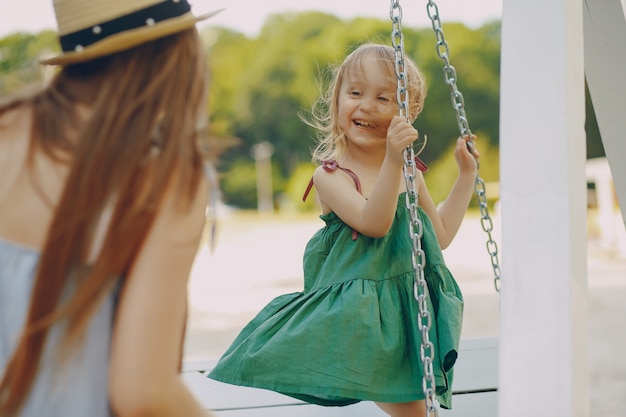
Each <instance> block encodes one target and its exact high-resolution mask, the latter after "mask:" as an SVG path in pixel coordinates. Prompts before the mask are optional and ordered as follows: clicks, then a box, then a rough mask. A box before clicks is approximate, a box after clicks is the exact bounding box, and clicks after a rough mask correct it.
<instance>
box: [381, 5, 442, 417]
mask: <svg viewBox="0 0 626 417" xmlns="http://www.w3.org/2000/svg"><path fill="white" fill-rule="evenodd" d="M390 17H391V22H392V24H393V29H392V32H391V34H392V36H391V38H392V44H393V48H394V51H395V70H396V78H397V80H398V89H397V93H396V98H397V101H398V108H399V113H400V116H404V117H405V118H406V119H407V120H408V119H409V92H408V89H407V75H406V70H405V61H404V36H403V34H402V8H401V7H400V4H399V1H398V0H391V10H390ZM403 157H404V169H403V171H404V179H405V182H406V189H407V192H406V194H405V197H406V207H407V209H408V211H409V214H410V222H409V234H410V236H411V241H412V243H413V250H412V252H411V261H412V263H413V268H414V270H415V281H414V282H413V293H414V296H415V299H416V300H417V307H418V314H419V320H418V328H419V331H420V334H421V345H420V357H421V360H422V365H423V374H424V378H423V380H422V388H423V390H424V402H425V405H426V417H430V416H435V417H438V416H439V413H438V411H437V407H436V405H435V389H436V383H435V373H434V370H433V360H434V358H435V348H434V345H433V343H432V342H431V341H430V337H429V334H428V332H429V330H430V328H431V326H432V319H431V316H430V312H429V311H428V302H427V301H428V285H427V284H426V279H425V278H424V267H425V266H426V255H425V253H424V250H423V249H422V236H423V231H424V227H423V223H422V220H421V219H420V217H419V213H418V209H417V207H418V195H417V191H416V189H415V176H416V166H415V151H414V150H413V147H412V146H409V147H407V148H406V149H405V150H404V152H403Z"/></svg>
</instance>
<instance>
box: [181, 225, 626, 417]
mask: <svg viewBox="0 0 626 417" xmlns="http://www.w3.org/2000/svg"><path fill="white" fill-rule="evenodd" d="M319 227H321V221H320V220H319V219H317V217H316V216H315V215H311V216H310V217H308V218H302V217H298V218H289V217H281V218H277V217H272V216H269V217H258V216H244V217H241V216H238V215H235V216H233V217H226V218H225V219H223V220H222V221H221V222H220V226H219V228H220V229H219V230H220V232H219V236H218V245H217V247H216V249H215V251H214V253H213V254H212V255H211V254H210V253H209V250H208V248H207V247H204V248H203V249H202V250H201V251H200V253H199V256H198V258H197V260H196V265H195V266H194V270H193V271H192V276H191V281H190V304H191V314H190V320H189V328H188V337H187V343H186V351H185V357H186V359H208V358H211V359H217V358H218V357H219V356H220V354H221V353H222V352H223V351H224V350H225V349H226V348H227V347H228V345H229V344H230V342H231V341H232V340H233V338H234V337H235V336H236V334H237V333H238V331H239V330H240V329H241V328H242V326H243V325H245V324H246V323H247V322H248V320H250V319H251V318H252V317H253V315H254V314H256V313H257V312H258V310H259V309H261V308H262V307H263V306H264V305H265V304H266V303H267V302H269V301H270V300H271V299H272V298H273V297H275V296H277V295H280V294H284V293H287V292H293V291H300V290H301V289H302V272H301V269H302V267H301V262H302V253H303V251H304V246H305V244H306V242H307V240H308V239H309V237H310V236H311V235H312V234H313V233H314V232H315V231H316V230H317V229H318V228H319ZM495 237H496V240H497V241H499V240H498V236H497V235H495ZM484 242H485V236H484V232H483V231H482V229H481V228H480V224H479V221H478V220H477V219H471V218H470V219H468V220H466V221H465V222H464V224H463V226H462V228H461V230H460V231H459V235H458V237H457V238H456V240H455V242H454V243H453V245H451V247H450V248H448V249H447V250H446V251H445V257H446V260H447V263H448V266H449V268H450V269H451V270H452V272H453V273H454V275H455V277H456V278H457V280H458V282H459V286H460V287H461V289H462V291H463V294H464V296H465V317H464V327H463V338H479V337H496V336H497V335H498V326H499V324H498V310H499V308H498V303H499V300H498V295H497V293H496V292H495V290H494V287H493V279H492V272H491V266H490V263H489V257H488V255H487V253H486V249H485V244H484ZM588 280H589V326H590V335H589V336H590V338H589V352H590V368H591V372H590V381H591V392H590V397H591V416H593V417H624V416H626V355H625V352H626V320H625V319H626V302H624V300H626V255H624V254H622V255H620V254H615V253H611V252H609V251H607V250H606V248H602V247H601V246H600V244H599V242H598V241H597V239H595V238H593V237H591V238H590V239H589V257H588ZM556 417H560V416H556Z"/></svg>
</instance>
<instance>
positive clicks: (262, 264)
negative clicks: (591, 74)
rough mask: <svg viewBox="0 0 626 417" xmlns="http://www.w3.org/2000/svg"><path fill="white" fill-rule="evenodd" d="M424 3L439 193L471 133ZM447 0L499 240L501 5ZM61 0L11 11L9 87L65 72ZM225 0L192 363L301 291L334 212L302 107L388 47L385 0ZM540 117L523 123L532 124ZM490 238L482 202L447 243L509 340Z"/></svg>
mask: <svg viewBox="0 0 626 417" xmlns="http://www.w3.org/2000/svg"><path fill="white" fill-rule="evenodd" d="M233 3H234V4H233ZM404 3H406V4H404ZM422 3H424V4H425V2H421V3H419V4H417V2H411V3H410V4H409V3H408V2H403V10H404V15H403V23H404V25H403V32H404V45H405V50H406V53H407V54H408V55H409V56H411V57H412V58H413V59H414V60H415V61H416V62H417V63H418V65H419V66H420V67H421V69H422V70H423V72H424V73H425V75H426V78H427V80H428V96H427V98H426V105H425V110H424V112H423V113H422V115H420V117H419V118H418V119H417V121H416V122H415V126H416V128H417V129H418V130H419V132H420V134H422V135H423V134H426V135H428V138H429V140H428V145H427V147H426V148H425V150H424V152H423V153H422V155H421V158H422V159H423V160H424V161H425V162H426V163H427V164H428V165H429V167H430V169H429V171H428V173H427V174H426V176H425V178H426V181H427V183H428V186H429V190H430V192H431V194H432V196H433V198H434V199H435V200H436V201H441V200H442V199H443V198H445V194H446V193H447V191H448V190H449V188H450V186H451V184H452V182H453V181H454V179H455V177H456V173H457V167H456V164H455V162H454V157H453V152H452V149H453V147H454V145H455V138H456V137H457V136H458V128H457V123H456V118H455V115H454V112H453V109H452V106H451V100H450V94H449V87H448V86H447V85H446V84H445V83H444V81H443V73H442V62H441V60H440V59H439V57H438V56H437V53H436V47H435V36H434V34H433V31H432V28H431V26H430V22H429V20H428V15H427V10H426V7H424V4H422ZM437 3H438V4H439V6H440V13H441V19H442V21H443V29H444V32H445V35H446V39H447V41H448V44H449V49H450V54H451V56H450V58H451V61H452V65H454V67H455V69H456V72H457V74H458V81H457V83H458V87H459V89H460V91H461V92H462V93H463V96H464V101H465V106H466V109H465V110H466V113H467V116H468V118H469V122H470V127H471V128H472V131H473V133H475V134H476V135H477V136H478V143H477V145H478V147H479V149H480V153H481V164H480V176H481V177H482V178H483V179H484V180H485V181H486V183H487V184H486V188H487V194H486V197H487V199H488V204H489V206H488V207H489V212H490V213H491V214H492V217H493V221H494V231H495V232H494V237H495V239H496V241H499V236H500V233H501V231H500V228H499V212H498V204H497V201H498V198H499V175H498V173H499V152H498V145H499V141H500V138H499V136H498V133H499V94H500V91H499V83H500V29H501V28H500V15H501V4H500V2H499V1H496V0H480V1H475V2H470V3H466V2H461V1H460V0H458V1H454V0H445V1H443V0H442V1H439V2H437ZM51 4H52V2H51V1H43V0H21V1H20V2H19V3H15V2H14V4H11V5H10V6H9V5H8V4H7V3H6V2H5V3H3V4H2V5H1V6H0V95H5V94H8V93H12V92H16V91H18V90H20V89H22V88H25V87H26V86H28V85H31V84H33V83H44V82H46V80H48V79H49V77H50V76H51V75H52V74H53V71H54V69H51V68H41V67H40V66H39V65H38V64H37V62H38V60H39V59H41V58H42V57H45V56H47V55H50V54H54V53H56V52H58V46H57V40H56V33H55V32H54V30H53V28H54V27H55V23H54V16H53V13H52V7H51ZM220 7H227V9H226V10H225V11H224V12H223V13H222V14H220V15H218V16H217V17H216V18H214V19H211V20H210V21H208V22H206V24H203V26H201V27H200V29H201V35H202V38H203V40H204V44H205V47H206V50H207V52H208V57H209V62H208V64H209V68H210V75H211V84H210V99H209V103H208V105H207V108H206V115H207V119H208V120H209V121H210V122H209V123H208V124H207V126H206V127H205V129H204V131H203V132H202V133H203V135H202V136H203V146H205V147H206V149H207V150H208V151H209V152H210V153H211V154H212V155H213V156H214V157H216V158H217V159H216V160H217V162H216V168H217V171H218V172H219V181H220V186H221V201H220V204H219V205H218V207H217V217H218V221H217V233H216V246H215V247H214V249H213V250H211V249H210V248H209V239H208V236H209V234H210V233H209V231H208V229H209V227H207V233H206V241H205V243H204V244H203V245H202V247H201V248H200V250H199V252H198V256H197V258H196V262H195V264H194V268H193V271H192V274H191V279H190V307H191V308H190V316H189V326H188V334H187V342H186V346H185V358H186V359H191V360H193V359H207V358H210V359H216V358H218V357H219V356H220V354H221V352H223V351H224V350H225V349H226V347H227V346H228V345H229V344H230V342H231V341H232V339H233V338H234V337H235V336H236V334H237V333H238V331H239V330H240V329H241V328H242V326H243V325H245V324H246V323H247V322H248V321H249V320H250V319H251V318H252V317H253V316H254V314H256V312H258V310H259V309H260V308H262V307H263V306H264V305H265V304H266V303H267V302H269V301H270V300H271V299H272V298H273V297H275V296H277V295H280V294H284V293H288V292H293V291H300V290H301V289H302V254H303V251H304V246H305V245H306V242H307V240H308V239H309V238H310V237H311V235H312V234H313V233H314V232H315V231H316V230H317V229H319V228H320V227H322V226H323V223H322V222H321V220H320V219H319V218H318V214H319V212H318V208H317V207H316V205H315V202H314V201H315V198H314V195H313V196H311V197H310V198H309V199H308V201H307V203H302V201H301V198H302V194H303V192H304V190H305V188H306V185H307V183H308V181H309V179H310V177H311V174H312V172H313V170H314V168H315V167H314V166H313V164H312V163H311V162H310V150H311V148H312V146H313V145H314V137H315V132H314V131H313V130H312V129H311V128H309V127H308V126H307V125H306V124H305V123H304V122H303V121H302V120H301V117H306V116H307V115H308V112H309V111H310V109H311V106H312V105H313V103H314V101H315V99H316V98H317V97H318V95H319V93H320V91H322V90H323V89H324V88H325V86H326V85H327V84H328V82H329V79H330V78H329V75H330V69H331V68H332V67H333V66H334V65H336V64H338V63H339V62H341V60H342V59H343V58H344V57H345V55H346V54H347V53H349V52H350V51H351V50H352V49H354V48H355V47H356V46H358V45H359V44H360V43H363V42H380V43H387V44H390V43H391V22H390V20H389V3H388V2H382V1H374V0H366V1H343V2H337V1H326V0H323V1H316V2H313V1H309V2H307V1H302V2H293V1H286V0H284V1H283V0H271V1H264V2H257V1H254V2H252V1H241V2H238V3H237V2H232V1H228V2H227V1H221V2H220V1H214V2H197V4H196V5H195V6H194V10H196V11H197V12H200V13H201V12H205V11H209V10H213V9H217V8H220ZM538 47H542V45H538ZM536 65H538V66H541V65H543V63H542V62H537V63H536ZM528 88H531V89H532V88H533V86H528ZM540 96H541V92H540V91H537V97H538V99H540ZM533 125H534V123H533V121H532V120H524V121H520V129H526V130H527V131H528V134H532V126H533ZM586 131H587V156H588V159H589V162H588V167H587V168H588V197H589V198H588V208H589V211H588V213H589V216H588V220H587V228H588V273H589V296H590V298H589V299H590V304H589V314H590V316H589V321H590V345H589V350H590V367H591V378H592V414H593V415H594V416H598V417H600V416H601V417H622V416H624V415H626V397H624V395H623V393H624V392H626V360H625V359H624V357H623V352H624V349H625V348H626V335H625V334H624V332H620V331H619V330H618V329H621V327H622V326H623V319H624V317H625V315H626V307H625V304H624V303H623V299H624V297H625V296H626V282H624V281H625V278H626V237H625V235H626V233H625V232H624V227H623V220H622V219H621V215H620V213H619V209H618V207H617V202H616V199H615V198H614V194H613V192H612V189H611V187H612V183H611V178H610V172H609V171H608V167H607V165H606V160H605V159H604V158H603V157H604V149H603V147H602V142H601V140H600V135H599V132H598V127H597V124H596V121H595V115H594V112H593V106H592V105H591V101H590V100H589V98H588V95H587V119H586ZM529 169H532V162H531V161H529ZM537 215H538V216H539V215H541V213H537ZM485 245H486V235H485V233H484V232H483V231H482V227H481V219H480V213H479V210H478V208H477V204H476V202H472V206H471V207H470V210H469V212H468V214H467V217H466V220H465V222H464V224H463V226H462V227H461V230H460V231H459V235H458V237H457V238H456V240H455V241H454V242H453V244H452V245H451V247H450V248H448V249H447V250H446V251H445V252H444V255H445V257H446V260H447V262H448V265H449V267H450V269H451V271H452V272H453V274H454V275H455V277H456V278H457V280H458V281H459V285H460V287H461V289H462V291H463V293H464V295H465V299H466V309H465V321H464V328H463V337H464V338H474V337H497V335H498V325H499V324H498V311H499V298H498V294H497V292H496V291H495V289H494V285H493V272H492V270H491V263H490V259H489V256H488V254H487V249H486V247H485ZM501 259H504V260H506V253H502V256H501ZM503 281H504V282H506V277H503ZM539 342H540V341H539Z"/></svg>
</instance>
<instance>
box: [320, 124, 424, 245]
mask: <svg viewBox="0 0 626 417" xmlns="http://www.w3.org/2000/svg"><path fill="white" fill-rule="evenodd" d="M415 139H417V130H415V128H414V127H413V126H412V125H411V124H410V123H408V122H407V121H406V120H405V119H404V118H403V117H401V116H396V117H394V118H393V119H392V121H391V123H390V125H389V129H388V133H387V145H386V153H385V157H384V160H383V163H382V165H381V167H380V171H379V172H378V176H377V178H376V181H375V182H374V186H373V188H372V190H371V192H370V194H369V196H367V199H365V197H364V196H362V195H361V194H359V192H358V191H357V190H356V189H355V187H354V182H353V180H352V179H351V178H350V177H349V176H348V175H346V174H344V173H340V172H330V173H329V172H326V171H324V170H323V169H322V168H321V167H320V168H318V169H317V170H316V171H315V173H314V175H313V180H314V182H315V188H316V189H317V194H318V196H319V199H320V202H321V203H322V206H323V207H324V208H325V209H326V210H328V211H334V212H335V214H337V216H339V217H340V218H341V219H342V220H343V221H344V222H345V223H346V224H347V225H349V226H350V227H351V228H353V229H354V230H356V231H358V232H359V233H361V234H363V235H365V236H369V237H383V236H385V235H386V234H387V232H388V231H389V229H390V228H391V224H392V222H393V217H394V215H395V212H396V206H397V203H398V190H399V189H400V185H401V182H402V166H403V164H404V161H403V158H402V152H403V150H404V149H405V148H406V147H407V146H409V145H410V144H411V143H413V141H415Z"/></svg>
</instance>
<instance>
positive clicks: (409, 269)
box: [208, 193, 463, 408]
mask: <svg viewBox="0 0 626 417" xmlns="http://www.w3.org/2000/svg"><path fill="white" fill-rule="evenodd" d="M404 196H405V194H404V193H403V194H401V195H400V196H399V201H398V208H397V209H396V214H395V218H394V222H393V225H392V227H391V230H390V232H389V233H387V235H386V236H384V237H382V238H370V237H367V236H363V235H358V237H357V238H356V240H353V235H352V229H351V228H350V227H349V226H348V225H346V224H345V223H344V222H343V221H342V220H341V219H340V218H339V217H338V216H337V215H335V214H334V213H332V212H331V213H328V214H326V215H322V216H320V217H321V219H322V220H324V222H325V223H326V225H325V227H323V228H322V229H320V230H319V231H318V232H317V233H316V234H315V235H314V236H313V237H312V238H311V240H310V241H309V242H308V244H307V247H306V250H305V253H304V291H303V292H296V293H291V294H285V295H282V296H279V297H277V298H275V299H274V300H273V301H271V302H270V303H269V304H268V305H267V306H265V307H264V308H263V309H262V310H261V312H259V314H258V315H257V316H256V317H255V318H254V319H253V320H252V321H251V322H250V323H249V324H248V325H247V326H246V327H245V328H244V329H243V330H242V331H241V333H240V334H239V335H238V336H237V338H236V339H235V340H234V341H233V343H232V345H231V346H230V347H229V348H228V350H227V351H226V352H225V353H224V355H223V356H222V358H221V359H220V360H219V362H218V363H217V365H216V367H215V368H214V369H213V370H212V371H211V372H210V373H209V375H208V377H209V378H212V379H215V380H218V381H222V382H226V383H229V384H235V385H243V386H250V387H257V388H265V389H269V390H273V391H277V392H280V393H282V394H285V395H289V396H291V397H294V398H298V399H301V400H304V401H307V402H310V403H314V404H319V405H325V406H342V405H348V404H353V403H356V402H359V401H361V400H370V401H378V402H408V401H413V400H420V399H424V393H423V391H422V374H423V372H422V369H423V368H422V364H421V360H420V345H421V337H420V332H419V329H418V305H417V301H416V300H415V298H414V295H413V283H414V280H415V272H414V270H413V266H412V262H411V251H412V242H411V239H410V236H409V231H408V224H409V219H410V217H409V213H408V210H407V209H406V207H405V202H404V200H405V197H404ZM419 215H420V218H421V220H422V222H423V225H424V235H423V238H422V248H423V250H424V251H425V254H426V265H425V268H424V272H425V277H426V281H427V283H428V287H429V293H430V297H429V299H428V308H429V310H430V314H431V317H432V319H433V320H432V326H431V329H430V331H429V337H430V340H431V342H433V344H434V347H435V349H434V350H435V358H434V362H433V368H434V373H435V379H436V384H437V390H436V393H437V400H438V401H439V403H440V404H441V406H442V407H444V408H450V405H451V404H450V400H451V394H452V392H451V385H452V376H453V370H452V367H453V365H454V363H455V361H456V358H457V352H458V347H459V339H460V333H461V322H462V316H463V298H462V295H461V292H460V290H459V287H458V286H457V284H456V282H455V280H454V278H453V277H452V275H451V274H450V271H449V270H448V269H447V267H446V265H445V264H444V260H443V256H442V253H441V249H440V247H439V243H438V241H437V237H436V236H435V232H434V229H433V226H432V223H431V222H430V220H429V218H428V216H427V215H426V213H425V212H424V211H423V210H422V209H421V208H420V209H419Z"/></svg>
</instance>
